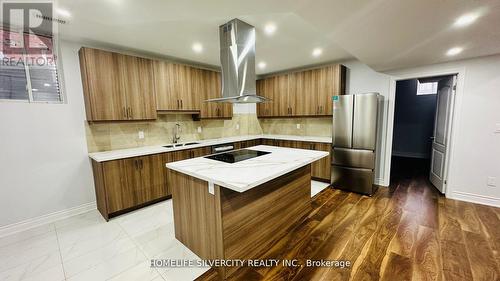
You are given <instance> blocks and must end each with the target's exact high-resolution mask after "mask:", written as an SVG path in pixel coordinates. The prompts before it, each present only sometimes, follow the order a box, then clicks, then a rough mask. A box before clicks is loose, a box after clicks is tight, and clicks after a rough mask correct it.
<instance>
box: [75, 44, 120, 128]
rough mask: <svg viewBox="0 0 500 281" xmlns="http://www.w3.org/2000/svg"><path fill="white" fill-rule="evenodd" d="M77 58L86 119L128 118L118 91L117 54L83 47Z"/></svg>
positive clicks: (110, 119)
mask: <svg viewBox="0 0 500 281" xmlns="http://www.w3.org/2000/svg"><path fill="white" fill-rule="evenodd" d="M79 57H80V72H81V75H82V84H83V93H84V100H85V111H86V115H87V120H88V121H112V120H127V119H128V118H127V113H126V106H127V104H126V98H125V95H124V93H123V92H122V91H121V85H120V80H119V72H118V61H117V58H116V56H115V55H114V54H113V53H111V52H106V51H102V50H97V49H90V48H82V49H80V51H79Z"/></svg>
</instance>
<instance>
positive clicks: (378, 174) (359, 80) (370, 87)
mask: <svg viewBox="0 0 500 281" xmlns="http://www.w3.org/2000/svg"><path fill="white" fill-rule="evenodd" d="M342 64H343V65H345V66H346V67H347V68H348V71H347V77H346V93H347V94H349V95H353V94H362V93H370V92H377V93H379V94H380V95H381V96H382V98H381V99H380V102H379V114H378V117H379V118H378V139H377V152H376V154H377V156H376V158H377V163H376V165H375V183H376V184H379V185H387V180H386V179H385V178H384V175H385V171H386V165H385V154H386V151H387V150H386V147H385V145H386V144H385V135H386V129H387V103H388V97H389V86H390V82H391V77H390V76H389V75H386V74H383V73H378V72H376V71H374V70H373V69H371V68H370V67H368V66H367V65H365V64H363V63H361V62H360V61H347V62H343V63H342Z"/></svg>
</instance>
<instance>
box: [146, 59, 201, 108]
mask: <svg viewBox="0 0 500 281" xmlns="http://www.w3.org/2000/svg"><path fill="white" fill-rule="evenodd" d="M153 72H154V87H155V92H156V99H157V109H158V110H165V111H183V110H184V111H196V110H200V104H199V99H198V98H197V96H196V95H195V94H193V92H192V67H190V66H187V65H183V64H177V63H172V62H167V61H155V62H153Z"/></svg>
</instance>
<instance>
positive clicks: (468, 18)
mask: <svg viewBox="0 0 500 281" xmlns="http://www.w3.org/2000/svg"><path fill="white" fill-rule="evenodd" d="M477 18H479V13H468V14H465V15H462V16H460V17H459V18H457V19H456V20H455V23H454V24H453V25H454V26H456V27H464V26H468V25H470V24H472V23H473V22H475V21H476V20H477Z"/></svg>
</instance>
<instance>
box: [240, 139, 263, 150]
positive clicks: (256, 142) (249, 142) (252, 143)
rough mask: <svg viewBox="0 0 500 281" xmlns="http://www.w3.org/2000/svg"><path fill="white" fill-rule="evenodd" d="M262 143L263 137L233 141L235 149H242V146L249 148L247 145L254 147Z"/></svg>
mask: <svg viewBox="0 0 500 281" xmlns="http://www.w3.org/2000/svg"><path fill="white" fill-rule="evenodd" d="M261 144H262V139H255V140H247V141H238V142H235V143H233V146H234V149H242V148H247V147H252V146H257V145H261Z"/></svg>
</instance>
